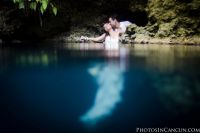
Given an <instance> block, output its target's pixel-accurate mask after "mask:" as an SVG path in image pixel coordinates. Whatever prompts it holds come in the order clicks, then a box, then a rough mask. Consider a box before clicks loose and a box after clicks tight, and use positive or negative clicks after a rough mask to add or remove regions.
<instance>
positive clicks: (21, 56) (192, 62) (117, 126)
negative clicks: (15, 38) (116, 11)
mask: <svg viewBox="0 0 200 133" xmlns="http://www.w3.org/2000/svg"><path fill="white" fill-rule="evenodd" d="M81 45H83V46H82V47H80V46H79V44H47V45H46V44H38V45H33V46H32V45H26V44H23V45H21V44H20V45H14V46H13V45H10V46H1V48H0V106H1V109H0V132H10V131H12V132H13V133H15V132H20V133H29V132H33V133H36V132H37V133H39V132H41V133H68V132H70V133H76V132H77V133H82V132H83V133H87V132H90V133H100V132H101V133H110V132H119V133H131V132H135V131H136V127H199V126H200V125H199V123H197V122H195V120H198V118H199V117H200V114H199V111H200V108H199V107H200V70H199V68H200V47H199V46H169V45H166V46H165V45H129V46H127V47H125V46H123V47H121V48H120V50H119V51H104V50H103V48H99V49H97V48H92V46H91V45H92V44H90V45H89V44H81ZM86 45H87V46H86ZM95 45H97V46H98V45H99V46H100V47H101V45H102V44H95ZM97 95H98V96H97ZM97 97H98V98H97ZM95 100H96V102H95ZM97 112H98V113H99V114H98V113H97ZM87 113H88V114H87ZM91 116H93V118H91Z"/></svg>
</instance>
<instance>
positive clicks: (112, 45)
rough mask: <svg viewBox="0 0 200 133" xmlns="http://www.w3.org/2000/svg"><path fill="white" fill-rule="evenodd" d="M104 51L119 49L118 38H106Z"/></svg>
mask: <svg viewBox="0 0 200 133" xmlns="http://www.w3.org/2000/svg"><path fill="white" fill-rule="evenodd" d="M105 49H106V50H117V49H119V38H111V37H110V36H107V37H106V39H105Z"/></svg>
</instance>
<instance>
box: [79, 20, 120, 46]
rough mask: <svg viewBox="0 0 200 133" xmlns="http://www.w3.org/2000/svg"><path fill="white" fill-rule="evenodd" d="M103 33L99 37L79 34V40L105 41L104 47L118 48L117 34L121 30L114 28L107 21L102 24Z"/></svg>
mask: <svg viewBox="0 0 200 133" xmlns="http://www.w3.org/2000/svg"><path fill="white" fill-rule="evenodd" d="M103 27H104V30H105V33H104V34H102V35H101V36H99V37H84V36H81V40H86V41H93V42H103V41H104V42H105V49H108V50H110V49H112V50H115V49H118V48H119V35H120V34H121V33H122V32H121V30H114V29H113V28H112V26H111V25H110V24H109V23H105V24H104V26H103Z"/></svg>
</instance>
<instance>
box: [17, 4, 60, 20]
mask: <svg viewBox="0 0 200 133" xmlns="http://www.w3.org/2000/svg"><path fill="white" fill-rule="evenodd" d="M13 2H14V3H15V4H16V5H18V8H19V9H31V10H34V11H39V12H40V13H41V14H44V12H45V11H46V10H47V9H48V8H49V9H50V10H51V11H52V13H53V14H54V15H55V16H56V15H57V11H58V10H57V7H56V6H55V5H54V4H53V3H52V1H51V0H13ZM49 5H50V6H49Z"/></svg>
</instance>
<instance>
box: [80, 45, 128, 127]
mask: <svg viewBox="0 0 200 133" xmlns="http://www.w3.org/2000/svg"><path fill="white" fill-rule="evenodd" d="M104 52H105V55H107V57H108V62H106V63H103V64H101V63H96V64H95V65H94V66H93V67H91V68H89V69H88V73H89V74H90V75H91V76H93V78H94V79H95V81H96V82H97V84H98V88H97V93H96V97H95V100H94V104H93V105H92V107H91V108H90V109H89V110H88V111H87V112H86V113H85V114H84V115H82V116H81V117H80V120H81V121H82V122H84V123H86V124H90V125H94V124H96V123H97V122H98V121H99V120H101V119H103V118H104V117H107V116H109V115H111V114H112V112H113V111H114V109H115V108H116V106H117V104H119V103H120V102H121V101H122V96H121V93H122V91H123V89H124V75H123V74H124V72H125V70H126V58H127V53H126V52H127V51H126V50H125V49H123V48H122V49H117V50H116V49H115V50H109V51H107V50H106V51H104ZM113 57H119V58H118V59H117V60H113V59H112V60H111V58H113Z"/></svg>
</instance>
